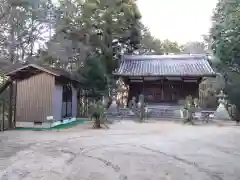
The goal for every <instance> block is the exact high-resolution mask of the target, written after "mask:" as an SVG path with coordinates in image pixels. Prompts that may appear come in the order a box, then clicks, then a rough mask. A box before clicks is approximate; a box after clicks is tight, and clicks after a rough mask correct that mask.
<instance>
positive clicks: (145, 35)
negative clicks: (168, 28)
mask: <svg viewBox="0 0 240 180" xmlns="http://www.w3.org/2000/svg"><path fill="white" fill-rule="evenodd" d="M163 51H164V50H163V46H162V42H161V41H160V40H159V39H156V38H155V37H153V36H152V35H151V32H150V31H149V29H148V28H147V27H145V26H144V25H142V28H141V41H140V45H139V48H138V49H137V53H138V54H163Z"/></svg>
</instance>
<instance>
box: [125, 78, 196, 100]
mask: <svg viewBox="0 0 240 180" xmlns="http://www.w3.org/2000/svg"><path fill="white" fill-rule="evenodd" d="M139 94H144V96H145V100H146V102H149V103H150V102H152V103H162V102H167V103H168V102H175V103H177V102H178V101H179V100H184V99H185V98H186V96H188V95H192V96H193V97H197V96H198V83H196V82H183V81H167V82H163V83H159V82H144V84H143V82H132V83H130V85H129V99H132V97H133V96H135V97H136V98H138V96H139Z"/></svg>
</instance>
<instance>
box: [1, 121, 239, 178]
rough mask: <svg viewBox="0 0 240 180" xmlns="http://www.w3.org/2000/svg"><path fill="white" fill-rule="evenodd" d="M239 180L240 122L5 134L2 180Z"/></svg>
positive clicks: (125, 124)
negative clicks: (221, 125) (236, 124)
mask: <svg viewBox="0 0 240 180" xmlns="http://www.w3.org/2000/svg"><path fill="white" fill-rule="evenodd" d="M40 179H41V180H115V179H116V180H190V179H192V180H225V179H226V180H239V179H240V127H236V126H225V127H219V126H213V125H211V126H188V125H181V124H174V123H170V122H169V123H167V122H158V123H147V124H146V123H145V124H137V123H134V122H127V121H123V122H121V123H117V124H114V125H112V126H111V129H109V130H91V129H86V128H84V125H80V126H77V127H74V128H72V129H68V130H63V131H59V132H57V131H51V132H46V131H45V132H36V131H35V132H33V131H8V132H4V133H0V180H40Z"/></svg>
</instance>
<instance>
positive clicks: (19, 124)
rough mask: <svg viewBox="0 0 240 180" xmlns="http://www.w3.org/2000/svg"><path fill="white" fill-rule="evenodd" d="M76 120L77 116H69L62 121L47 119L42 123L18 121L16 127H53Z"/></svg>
mask: <svg viewBox="0 0 240 180" xmlns="http://www.w3.org/2000/svg"><path fill="white" fill-rule="evenodd" d="M74 121H76V118H68V119H63V120H60V121H51V122H50V121H49V122H47V121H45V122H43V123H42V124H34V122H16V127H17V128H18V127H21V128H53V127H55V126H59V125H62V124H68V123H71V122H74Z"/></svg>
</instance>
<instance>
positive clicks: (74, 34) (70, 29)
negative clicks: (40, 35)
mask: <svg viewBox="0 0 240 180" xmlns="http://www.w3.org/2000/svg"><path fill="white" fill-rule="evenodd" d="M57 17H58V20H57V21H56V25H55V29H56V35H57V34H58V33H62V35H61V36H60V38H63V37H64V38H65V39H67V40H69V42H70V43H71V44H72V45H73V46H78V45H77V44H78V43H79V42H81V43H85V45H86V44H87V46H90V47H91V51H93V52H95V53H96V54H98V56H99V59H100V60H101V62H102V63H103V65H104V66H105V69H106V73H107V74H111V73H112V71H113V70H114V69H115V68H116V59H118V58H119V55H120V54H121V53H123V52H126V53H131V52H133V51H134V50H135V49H137V48H138V46H137V45H138V44H139V43H140V35H141V34H140V18H141V15H140V13H139V11H138V8H137V5H136V2H135V1H134V0H123V1H119V0H101V1H99V0H86V1H81V0H75V1H73V0H66V1H60V6H59V9H58V16H57ZM64 38H63V39H64ZM59 40H60V39H59ZM62 41H63V40H60V42H62ZM60 44H62V43H60ZM76 49H78V48H75V50H76ZM49 50H50V51H52V50H51V49H50V48H49ZM80 59H81V58H80Z"/></svg>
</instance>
